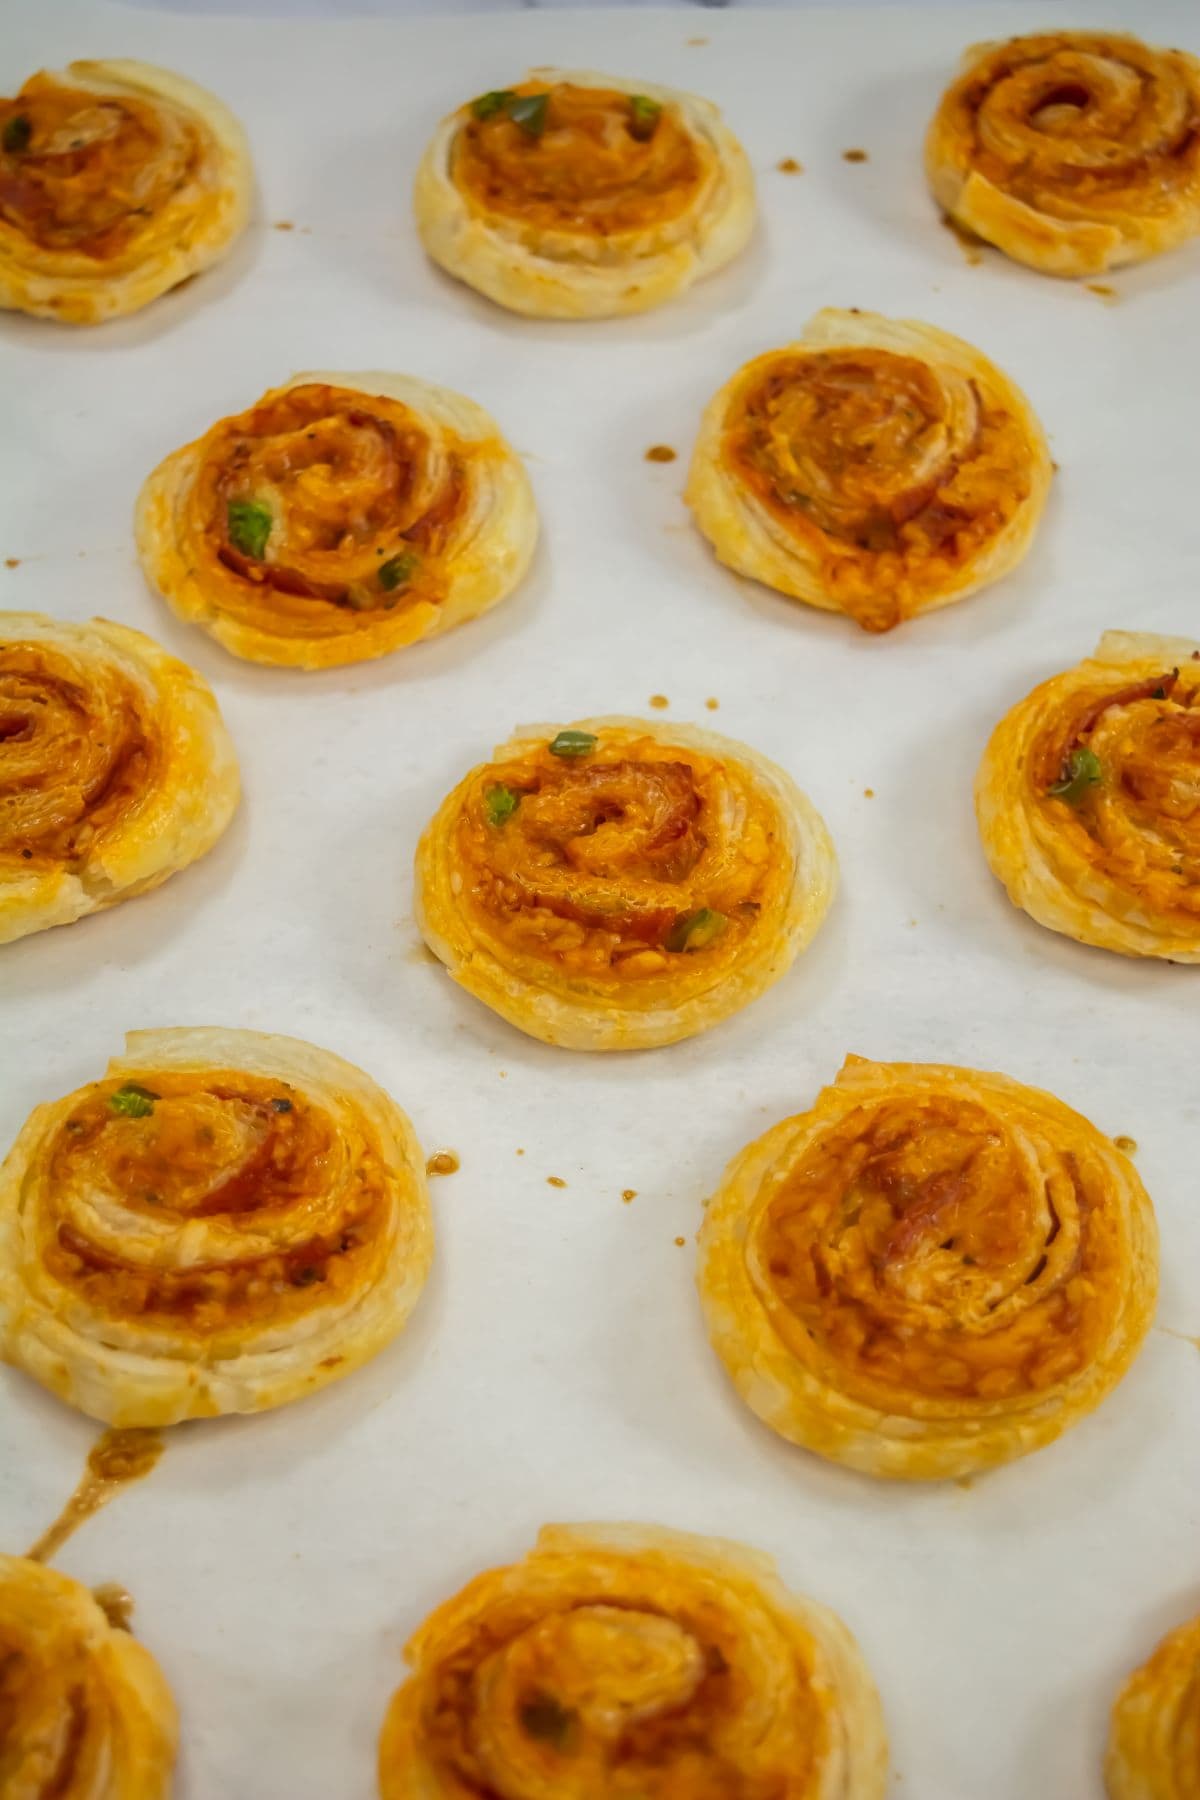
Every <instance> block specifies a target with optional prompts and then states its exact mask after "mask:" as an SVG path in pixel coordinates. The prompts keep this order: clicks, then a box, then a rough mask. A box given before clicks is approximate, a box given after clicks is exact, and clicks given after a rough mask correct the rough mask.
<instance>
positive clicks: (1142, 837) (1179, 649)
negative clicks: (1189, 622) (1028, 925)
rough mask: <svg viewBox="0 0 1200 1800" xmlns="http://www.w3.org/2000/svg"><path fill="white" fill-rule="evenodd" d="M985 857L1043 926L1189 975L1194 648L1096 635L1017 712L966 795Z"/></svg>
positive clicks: (1196, 828) (1199, 868) (1197, 756)
mask: <svg viewBox="0 0 1200 1800" xmlns="http://www.w3.org/2000/svg"><path fill="white" fill-rule="evenodd" d="M975 806H976V812H977V814H978V818H979V830H980V835H981V837H982V840H983V847H984V852H985V854H986V856H987V859H988V862H989V863H990V864H991V867H992V870H993V872H994V873H995V874H996V875H997V876H998V877H999V878H1000V880H1001V881H1002V882H1003V883H1004V886H1005V887H1006V888H1007V890H1008V894H1009V897H1010V899H1011V900H1012V901H1013V902H1014V904H1015V905H1017V906H1020V907H1023V908H1024V909H1025V911H1026V912H1028V913H1030V914H1031V915H1032V917H1033V918H1035V919H1037V920H1038V922H1039V923H1040V924H1042V925H1048V926H1049V927H1050V929H1051V930H1052V931H1061V932H1064V933H1065V934H1066V935H1068V936H1070V937H1073V938H1077V939H1079V941H1080V942H1082V943H1085V944H1095V945H1097V946H1099V947H1101V948H1103V949H1106V950H1116V951H1119V952H1120V953H1122V954H1123V955H1126V956H1156V957H1160V958H1164V959H1167V960H1170V961H1173V962H1179V963H1196V962H1200V647H1198V646H1197V644H1196V642H1195V640H1194V639H1188V638H1169V637H1163V636H1160V635H1158V634H1156V633H1153V632H1124V631H1110V632H1106V633H1105V635H1104V637H1103V638H1102V639H1101V640H1100V643H1099V644H1098V645H1097V647H1096V650H1095V652H1094V653H1093V655H1091V656H1090V657H1088V658H1087V659H1086V660H1085V661H1084V662H1082V663H1080V664H1079V665H1078V667H1076V668H1074V669H1069V670H1067V671H1066V672H1065V673H1063V674H1061V675H1055V676H1052V677H1051V679H1050V680H1049V681H1044V682H1043V683H1042V684H1041V686H1040V687H1037V688H1035V689H1034V690H1033V692H1032V693H1031V694H1028V695H1026V697H1025V698H1024V699H1023V700H1021V701H1019V702H1018V703H1017V705H1016V706H1014V707H1013V708H1012V710H1011V711H1010V712H1009V713H1008V714H1007V715H1006V716H1005V717H1004V718H1003V719H1002V720H1001V721H1000V723H999V725H997V727H996V729H995V730H994V731H993V733H992V736H991V738H990V740H989V742H988V746H987V749H986V750H985V752H984V755H983V759H982V761H981V762H980V765H979V772H978V775H977V777H976V782H975Z"/></svg>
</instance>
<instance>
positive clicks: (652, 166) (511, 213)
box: [452, 82, 710, 238]
mask: <svg viewBox="0 0 1200 1800" xmlns="http://www.w3.org/2000/svg"><path fill="white" fill-rule="evenodd" d="M513 92H514V93H515V94H517V95H519V96H532V95H537V94H546V95H547V96H548V102H547V108H546V115H545V125H544V129H543V130H542V131H541V132H540V134H538V135H536V136H535V135H533V134H531V133H530V132H529V131H526V130H525V129H524V128H523V127H522V126H521V125H520V124H518V123H517V122H516V121H515V120H513V119H511V118H510V117H509V116H508V114H507V112H506V111H505V110H504V109H503V108H501V109H498V110H497V111H496V112H494V113H492V114H491V115H490V116H489V117H487V118H477V117H475V116H474V115H471V116H469V117H468V118H467V120H466V121H465V123H464V124H463V126H462V128H461V130H460V131H459V133H458V136H457V138H456V139H455V143H454V148H453V153H452V175H453V179H454V182H455V184H456V186H457V187H458V188H459V190H460V191H461V192H462V193H463V194H465V195H466V196H467V198H468V199H469V200H470V201H471V202H472V204H473V205H474V206H475V207H476V208H477V209H478V210H479V211H480V212H481V213H485V214H489V213H490V214H496V215H499V216H500V217H501V218H504V219H508V220H511V221H513V222H514V223H516V224H520V225H527V226H532V227H534V228H536V229H540V230H545V231H559V232H568V233H573V234H577V235H581V236H589V237H597V238H605V237H610V236H613V235H616V234H618V233H623V232H634V231H642V230H647V229H650V228H653V227H655V226H662V225H666V224H670V223H671V222H673V221H676V220H678V219H680V218H681V217H682V216H683V215H684V214H685V213H687V212H688V210H689V209H690V207H691V206H692V205H693V203H694V202H695V200H696V199H697V198H698V196H699V195H700V193H701V192H702V190H703V188H704V185H705V184H706V182H707V180H708V179H709V174H710V167H709V161H708V159H707V158H706V156H705V154H704V152H703V150H702V147H701V146H700V145H699V144H698V142H697V140H696V139H695V137H694V136H693V135H692V134H691V133H690V132H689V131H688V130H687V128H686V126H685V124H684V122H683V120H682V118H681V117H680V116H679V115H678V113H677V112H676V111H675V109H674V108H672V107H670V106H664V107H663V108H662V109H661V111H660V112H659V113H658V114H657V116H656V118H655V120H654V124H653V129H652V130H649V131H647V132H646V133H645V135H638V133H639V127H638V122H637V119H636V117H635V115H634V111H633V108H632V106H631V101H630V96H629V95H628V94H622V93H617V92H615V91H614V90H612V89H609V88H590V87H577V86H575V85H574V84H573V83H570V82H560V83H558V84H557V85H555V86H553V87H549V88H547V87H546V86H544V84H541V83H538V82H526V83H524V84H523V85H522V86H521V87H519V88H516V89H514V90H513Z"/></svg>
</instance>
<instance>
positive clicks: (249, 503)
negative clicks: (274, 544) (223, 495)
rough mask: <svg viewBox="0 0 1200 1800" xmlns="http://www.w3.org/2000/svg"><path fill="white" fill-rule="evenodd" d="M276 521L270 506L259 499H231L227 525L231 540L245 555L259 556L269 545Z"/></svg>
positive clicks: (235, 547)
mask: <svg viewBox="0 0 1200 1800" xmlns="http://www.w3.org/2000/svg"><path fill="white" fill-rule="evenodd" d="M274 523H275V521H274V519H273V518H272V517H271V512H270V508H269V507H266V506H263V505H261V503H260V502H259V501H257V500H231V501H230V502H229V510H228V513H227V514H226V520H225V526H226V530H227V531H228V533H229V541H230V543H231V544H232V545H233V547H234V549H235V550H240V551H241V552H242V554H243V556H255V557H259V556H261V555H262V553H263V551H264V550H265V549H266V547H267V539H268V538H269V537H270V535H271V527H272V525H273V524H274Z"/></svg>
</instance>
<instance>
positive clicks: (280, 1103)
mask: <svg viewBox="0 0 1200 1800" xmlns="http://www.w3.org/2000/svg"><path fill="white" fill-rule="evenodd" d="M271 1110H272V1112H291V1110H292V1103H291V1101H290V1100H272V1102H271Z"/></svg>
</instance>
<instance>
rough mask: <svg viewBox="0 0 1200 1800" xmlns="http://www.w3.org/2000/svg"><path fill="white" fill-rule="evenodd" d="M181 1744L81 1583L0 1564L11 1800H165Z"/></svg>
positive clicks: (159, 1689)
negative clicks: (177, 1750) (177, 1745)
mask: <svg viewBox="0 0 1200 1800" xmlns="http://www.w3.org/2000/svg"><path fill="white" fill-rule="evenodd" d="M178 1737H179V1724H178V1719H177V1716H176V1712H175V1702H174V1700H173V1699H172V1697H171V1690H170V1688H169V1687H168V1686H167V1683H166V1680H165V1678H164V1676H163V1674H162V1671H161V1669H160V1668H159V1666H158V1664H157V1663H156V1662H155V1660H154V1658H153V1657H152V1656H151V1654H150V1652H149V1651H148V1650H147V1649H145V1648H144V1647H143V1646H142V1645H141V1644H139V1643H138V1642H137V1641H136V1640H135V1639H134V1638H132V1637H130V1635H129V1633H128V1632H127V1631H124V1630H121V1629H119V1628H118V1627H115V1626H113V1625H111V1624H110V1623H109V1621H108V1619H107V1618H106V1617H105V1615H104V1613H103V1611H102V1610H101V1608H100V1606H99V1605H98V1604H97V1601H96V1599H95V1597H94V1596H93V1595H92V1594H90V1593H89V1592H88V1590H87V1588H85V1587H81V1586H80V1584H79V1583H78V1582H77V1581H71V1580H70V1579H69V1578H68V1577H67V1576H66V1575H60V1574H59V1573H58V1572H57V1570H55V1569H47V1568H43V1566H42V1565H41V1563H37V1562H30V1561H29V1560H28V1559H27V1558H25V1557H22V1556H0V1792H2V1793H3V1794H4V1795H5V1796H6V1800H169V1795H170V1792H171V1770H172V1767H173V1765H174V1762H175V1749H176V1744H177V1741H178Z"/></svg>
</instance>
